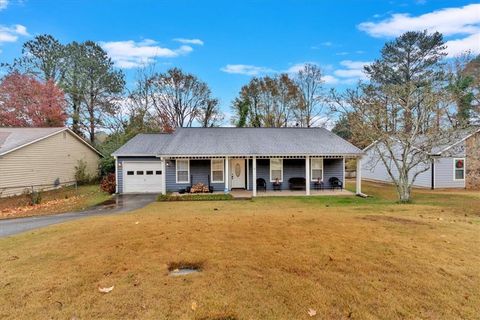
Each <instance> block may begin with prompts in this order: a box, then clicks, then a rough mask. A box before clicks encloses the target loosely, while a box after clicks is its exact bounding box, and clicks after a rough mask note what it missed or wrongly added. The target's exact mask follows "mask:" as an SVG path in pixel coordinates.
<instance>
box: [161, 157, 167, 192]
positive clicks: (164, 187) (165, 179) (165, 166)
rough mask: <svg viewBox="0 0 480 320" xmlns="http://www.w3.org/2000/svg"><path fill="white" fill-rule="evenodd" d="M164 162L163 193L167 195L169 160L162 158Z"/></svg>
mask: <svg viewBox="0 0 480 320" xmlns="http://www.w3.org/2000/svg"><path fill="white" fill-rule="evenodd" d="M160 160H161V161H162V193H163V194H167V159H165V158H160Z"/></svg>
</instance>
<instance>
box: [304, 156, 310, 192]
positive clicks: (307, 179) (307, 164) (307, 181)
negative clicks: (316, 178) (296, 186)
mask: <svg viewBox="0 0 480 320" xmlns="http://www.w3.org/2000/svg"><path fill="white" fill-rule="evenodd" d="M305 194H306V195H307V196H309V195H310V156H306V157H305Z"/></svg>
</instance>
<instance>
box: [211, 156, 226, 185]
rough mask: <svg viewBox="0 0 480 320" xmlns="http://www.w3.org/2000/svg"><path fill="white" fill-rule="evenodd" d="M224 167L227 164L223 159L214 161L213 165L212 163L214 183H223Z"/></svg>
mask: <svg viewBox="0 0 480 320" xmlns="http://www.w3.org/2000/svg"><path fill="white" fill-rule="evenodd" d="M224 166H225V162H224V161H223V159H212V163H211V168H212V172H211V177H212V182H214V183H220V182H223V177H224V173H223V172H224Z"/></svg>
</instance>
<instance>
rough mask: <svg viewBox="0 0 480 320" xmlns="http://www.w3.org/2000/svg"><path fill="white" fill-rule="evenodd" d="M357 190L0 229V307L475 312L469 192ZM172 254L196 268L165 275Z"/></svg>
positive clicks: (114, 311) (94, 311)
mask: <svg viewBox="0 0 480 320" xmlns="http://www.w3.org/2000/svg"><path fill="white" fill-rule="evenodd" d="M364 192H365V193H367V194H369V195H372V197H371V198H367V199H362V198H358V197H339V196H336V197H296V198H295V197H292V198H289V197H286V198H284V197H279V198H258V199H255V200H252V201H250V200H243V201H239V200H238V201H211V202H209V201H199V202H193V201H179V202H168V201H167V202H157V203H152V204H151V205H149V206H147V207H145V208H143V209H141V210H137V211H134V212H132V213H129V214H120V215H111V216H103V217H93V218H87V219H83V220H78V221H75V222H70V223H65V224H62V225H57V226H51V227H48V228H44V229H41V230H37V231H33V232H28V233H25V234H22V235H18V236H14V237H10V238H5V239H0V272H1V275H2V276H1V277H0V301H2V303H1V304H0V318H7V319H8V318H9V319H32V318H42V319H46V318H49V319H50V318H51V319H71V318H77V319H93V318H95V319H97V318H102V319H348V318H352V319H373V318H381V319H475V318H478V310H479V309H480V271H479V270H480V269H479V266H480V196H479V193H478V192H477V193H474V192H466V191H450V192H444V191H441V192H435V193H433V192H431V191H429V190H422V191H416V193H415V201H414V203H413V204H408V205H404V204H397V203H396V202H395V195H394V192H393V189H392V188H391V187H390V186H376V185H373V184H368V183H367V184H365V185H364ZM181 264H195V265H199V266H201V268H202V272H200V273H199V274H193V275H189V276H180V277H172V276H169V275H168V270H169V267H172V266H175V267H176V266H178V265H181ZM110 286H114V289H113V290H112V291H111V292H110V293H106V294H104V293H100V292H99V291H98V287H110ZM309 309H313V310H315V311H316V315H315V316H314V317H310V316H309V315H308V313H307V312H308V311H309Z"/></svg>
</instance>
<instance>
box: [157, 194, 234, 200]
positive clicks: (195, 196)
mask: <svg viewBox="0 0 480 320" xmlns="http://www.w3.org/2000/svg"><path fill="white" fill-rule="evenodd" d="M232 199H233V197H232V195H231V194H223V193H214V194H211V193H207V194H185V195H174V194H169V193H167V194H161V195H159V196H158V198H157V201H219V200H232Z"/></svg>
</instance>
